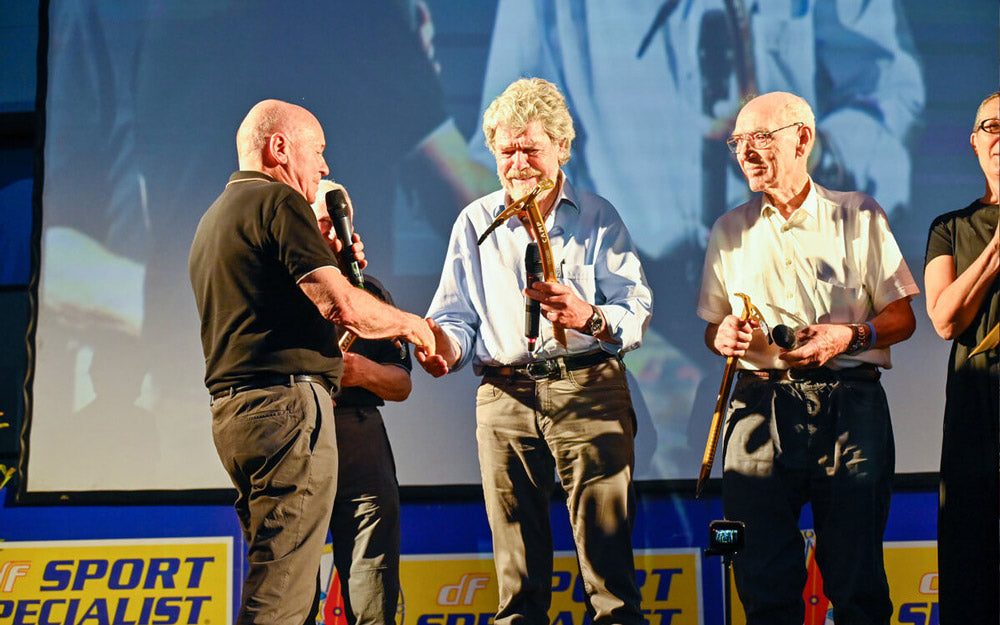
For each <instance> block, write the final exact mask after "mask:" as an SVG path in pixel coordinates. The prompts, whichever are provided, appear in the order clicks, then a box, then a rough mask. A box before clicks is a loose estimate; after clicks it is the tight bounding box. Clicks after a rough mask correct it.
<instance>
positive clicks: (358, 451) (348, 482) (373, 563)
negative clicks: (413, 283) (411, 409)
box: [312, 180, 413, 625]
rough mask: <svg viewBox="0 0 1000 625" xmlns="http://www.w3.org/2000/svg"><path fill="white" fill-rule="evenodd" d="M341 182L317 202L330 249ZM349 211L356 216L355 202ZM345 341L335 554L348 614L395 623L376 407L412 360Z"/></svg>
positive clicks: (354, 619) (380, 345)
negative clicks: (329, 197) (330, 204)
mask: <svg viewBox="0 0 1000 625" xmlns="http://www.w3.org/2000/svg"><path fill="white" fill-rule="evenodd" d="M338 187H339V185H336V184H335V183H333V182H331V181H329V180H323V181H321V182H320V184H319V192H318V193H317V194H316V201H315V202H314V203H313V205H312V207H313V212H314V213H315V214H316V221H317V223H318V225H319V229H320V232H321V233H322V234H323V237H324V239H326V241H327V244H328V245H330V246H331V249H332V248H333V246H334V238H335V237H334V236H333V235H332V234H331V230H332V228H333V226H332V221H331V219H330V216H329V214H328V212H327V206H326V199H325V198H326V193H327V191H329V190H332V189H334V188H338ZM340 188H342V187H340ZM345 195H346V192H345ZM348 206H351V204H350V200H349V199H348ZM350 213H351V217H352V221H353V209H352V210H351V211H350ZM364 280H365V290H367V291H368V292H369V293H371V294H372V295H374V296H375V297H378V298H379V299H381V300H383V301H385V302H386V303H388V304H392V303H393V301H392V296H390V295H389V292H388V291H387V290H386V289H385V287H384V286H382V284H381V283H380V282H379V281H378V280H376V279H374V278H372V277H371V276H367V275H366V276H365V277H364ZM341 345H342V347H343V357H344V377H343V378H341V381H340V383H341V387H342V388H341V391H340V393H338V394H337V395H336V396H335V398H334V400H335V402H336V405H335V407H334V419H335V421H336V423H337V451H338V458H339V461H338V466H337V474H338V475H339V482H338V484H337V498H336V500H335V501H334V504H333V515H332V517H331V519H330V533H331V535H332V536H333V562H334V565H335V566H336V567H337V574H338V575H339V576H340V587H341V593H342V595H343V599H344V616H345V617H346V619H347V622H348V623H349V624H350V625H356V624H363V625H375V624H380V625H382V624H391V623H394V622H395V617H396V605H397V603H398V600H399V484H398V482H397V480H396V463H395V461H394V460H393V457H392V448H391V447H390V445H389V437H388V434H387V433H386V430H385V424H384V423H383V422H382V415H381V413H380V412H379V409H378V407H379V406H384V405H385V402H386V401H403V400H404V399H406V398H407V397H409V395H410V389H411V388H412V383H411V381H410V370H411V369H412V368H413V364H412V361H411V360H410V351H409V349H408V348H407V346H406V344H405V343H400V342H398V341H391V340H384V339H383V340H369V339H354V341H353V342H352V343H351V344H350V347H346V346H345V344H344V342H343V341H342V342H341ZM328 600H329V599H328Z"/></svg>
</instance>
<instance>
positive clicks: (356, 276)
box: [326, 189, 365, 289]
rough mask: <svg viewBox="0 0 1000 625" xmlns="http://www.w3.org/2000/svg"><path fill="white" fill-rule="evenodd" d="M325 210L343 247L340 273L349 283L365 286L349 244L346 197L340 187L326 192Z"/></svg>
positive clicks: (360, 287)
mask: <svg viewBox="0 0 1000 625" xmlns="http://www.w3.org/2000/svg"><path fill="white" fill-rule="evenodd" d="M326 211H327V212H328V213H330V219H331V220H332V221H333V229H334V230H335V231H336V233H337V238H338V239H340V243H341V245H343V249H341V250H340V258H339V259H338V260H339V261H340V273H342V274H344V277H346V278H347V279H348V280H349V281H350V283H351V284H353V285H354V286H356V287H358V288H359V289H363V288H365V279H364V277H363V276H362V275H361V265H359V264H358V259H357V258H355V256H354V250H352V249H351V245H352V244H353V243H354V241H353V238H354V237H353V236H352V233H351V218H350V216H349V215H348V212H347V197H346V196H345V195H344V191H343V190H342V189H334V190H333V191H327V192H326Z"/></svg>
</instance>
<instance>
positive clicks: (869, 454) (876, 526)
mask: <svg viewBox="0 0 1000 625" xmlns="http://www.w3.org/2000/svg"><path fill="white" fill-rule="evenodd" d="M894 468H895V451H894V444H893V438H892V426H891V424H890V422H889V410H888V405H887V403H886V399H885V393H884V391H883V390H882V386H881V385H880V384H879V383H878V382H877V381H834V382H776V381H768V380H761V379H759V378H756V377H752V376H747V377H742V376H741V377H740V379H739V380H738V381H737V383H736V386H735V389H734V391H733V400H732V404H731V407H730V412H729V415H728V417H727V421H726V440H725V465H724V471H723V507H724V510H725V515H726V518H728V519H732V520H738V521H744V522H745V523H746V525H747V529H746V546H745V547H744V549H743V550H742V551H741V552H740V553H739V554H737V556H736V558H735V560H734V571H735V574H736V587H737V590H738V591H739V595H740V600H741V601H742V602H743V606H744V608H745V610H746V616H747V624H748V625H784V624H787V625H801V624H802V621H803V618H804V614H805V604H804V602H803V598H802V592H803V588H804V586H805V582H806V568H805V545H804V540H803V538H802V534H801V532H800V530H799V525H798V523H799V516H800V514H801V511H802V507H803V506H804V505H805V504H806V503H810V504H811V505H812V510H813V517H814V523H815V530H816V550H815V558H816V562H817V564H818V565H819V568H820V572H821V573H822V575H823V590H824V592H825V594H826V596H827V598H829V599H830V601H831V603H832V604H833V609H834V620H835V621H836V623H837V625H853V624H888V623H889V619H890V617H891V616H892V602H891V601H890V599H889V585H888V581H887V580H886V576H885V567H884V564H883V559H882V536H883V533H884V531H885V525H886V521H887V519H888V514H889V501H890V497H891V479H892V476H893V471H894Z"/></svg>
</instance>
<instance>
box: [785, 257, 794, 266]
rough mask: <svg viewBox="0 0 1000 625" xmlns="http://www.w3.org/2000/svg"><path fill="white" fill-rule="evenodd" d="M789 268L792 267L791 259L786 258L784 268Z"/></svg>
mask: <svg viewBox="0 0 1000 625" xmlns="http://www.w3.org/2000/svg"><path fill="white" fill-rule="evenodd" d="M791 266H792V259H791V258H786V259H785V267H791Z"/></svg>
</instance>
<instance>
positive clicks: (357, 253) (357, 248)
mask: <svg viewBox="0 0 1000 625" xmlns="http://www.w3.org/2000/svg"><path fill="white" fill-rule="evenodd" d="M351 238H352V240H353V241H354V243H353V244H352V245H351V249H352V250H353V251H354V258H355V260H357V261H358V266H359V267H361V269H362V270H364V268H365V267H367V266H368V261H367V260H365V252H364V249H365V244H364V243H362V242H361V236H360V235H358V233H357V232H355V233H354V234H353V235H352V237H351ZM328 245H329V246H330V249H331V250H333V253H334V254H336V255H337V256H338V258H339V256H340V250H342V249H344V246H343V244H341V242H340V239H338V238H337V237H336V236H333V238H331V239H329V240H328Z"/></svg>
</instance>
